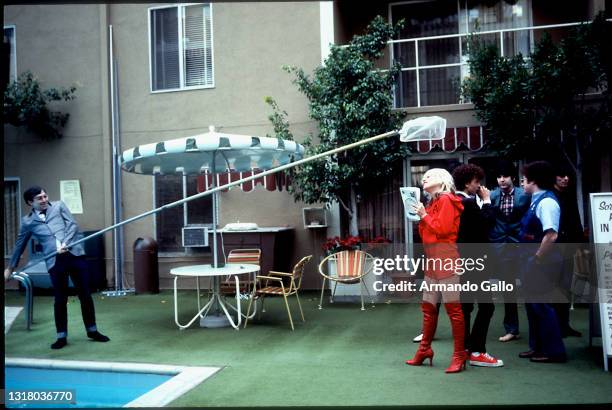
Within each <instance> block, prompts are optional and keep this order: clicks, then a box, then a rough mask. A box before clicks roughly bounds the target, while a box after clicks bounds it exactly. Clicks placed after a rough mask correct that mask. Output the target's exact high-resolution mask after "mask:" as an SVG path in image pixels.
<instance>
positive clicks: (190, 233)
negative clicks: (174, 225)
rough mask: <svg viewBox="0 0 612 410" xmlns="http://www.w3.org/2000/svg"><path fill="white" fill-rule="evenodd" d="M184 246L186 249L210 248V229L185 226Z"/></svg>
mask: <svg viewBox="0 0 612 410" xmlns="http://www.w3.org/2000/svg"><path fill="white" fill-rule="evenodd" d="M183 246H184V247H185V248H203V247H206V246H208V227H206V226H185V227H184V228H183Z"/></svg>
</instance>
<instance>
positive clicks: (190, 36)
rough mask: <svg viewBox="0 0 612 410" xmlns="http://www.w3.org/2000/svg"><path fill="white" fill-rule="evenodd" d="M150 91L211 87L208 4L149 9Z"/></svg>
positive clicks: (211, 60) (211, 44)
mask: <svg viewBox="0 0 612 410" xmlns="http://www.w3.org/2000/svg"><path fill="white" fill-rule="evenodd" d="M149 39H150V64H151V91H152V92H155V91H176V90H186V89H194V88H209V87H213V86H214V71H213V42H212V10H211V5H210V4H208V3H206V4H197V5H179V6H171V7H159V8H152V9H149Z"/></svg>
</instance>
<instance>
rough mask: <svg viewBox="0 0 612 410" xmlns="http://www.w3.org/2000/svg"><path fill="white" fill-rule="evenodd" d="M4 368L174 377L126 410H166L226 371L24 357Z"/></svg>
mask: <svg viewBox="0 0 612 410" xmlns="http://www.w3.org/2000/svg"><path fill="white" fill-rule="evenodd" d="M5 366H16V367H34V368H42V369H62V370H90V371H111V372H127V373H153V374H165V375H174V376H173V377H172V378H171V379H170V380H168V381H166V382H164V383H162V384H160V385H159V386H157V387H156V388H154V389H153V390H150V391H148V392H147V393H145V394H143V395H141V396H139V397H137V398H136V399H134V400H132V401H131V402H129V403H127V404H125V405H124V406H123V407H161V406H165V405H167V404H169V403H170V402H172V401H174V400H176V399H177V398H179V397H180V396H182V395H183V394H185V393H187V392H188V391H189V390H191V389H193V388H194V387H196V386H197V385H198V384H200V383H202V382H203V381H205V380H206V379H208V378H210V377H212V376H213V375H214V374H216V373H217V372H219V371H220V370H221V369H223V368H222V367H218V366H178V365H164V364H154V363H130V362H96V361H84V360H56V359H31V358H23V357H7V358H5Z"/></svg>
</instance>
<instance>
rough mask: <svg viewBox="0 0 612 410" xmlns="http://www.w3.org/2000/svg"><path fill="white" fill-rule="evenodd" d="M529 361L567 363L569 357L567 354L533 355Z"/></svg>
mask: <svg viewBox="0 0 612 410" xmlns="http://www.w3.org/2000/svg"><path fill="white" fill-rule="evenodd" d="M529 361H530V362H534V363H565V362H566V361H567V358H566V357H565V356H533V357H532V358H530V359H529Z"/></svg>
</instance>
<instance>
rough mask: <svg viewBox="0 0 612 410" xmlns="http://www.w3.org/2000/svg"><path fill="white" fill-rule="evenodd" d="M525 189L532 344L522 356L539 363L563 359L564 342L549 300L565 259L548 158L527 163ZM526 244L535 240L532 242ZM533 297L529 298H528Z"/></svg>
mask: <svg viewBox="0 0 612 410" xmlns="http://www.w3.org/2000/svg"><path fill="white" fill-rule="evenodd" d="M523 175H524V176H523V181H522V185H523V189H524V190H525V192H527V193H529V194H531V204H530V205H529V209H528V210H527V213H526V214H525V216H524V217H523V219H522V220H521V232H520V236H521V242H522V243H524V244H526V245H523V250H524V251H525V253H526V255H525V259H524V260H525V262H524V270H523V272H524V275H523V287H524V289H525V292H526V303H525V308H526V310H527V320H528V321H529V348H530V350H528V351H526V352H523V353H520V354H519V357H521V358H529V359H530V360H531V361H532V362H536V363H563V362H565V361H566V354H565V346H564V344H563V339H562V338H561V331H560V329H559V322H558V321H557V315H556V314H555V309H554V308H553V306H552V305H551V304H550V303H546V299H545V295H546V294H547V293H548V292H549V291H550V290H552V279H551V278H552V277H553V276H554V275H555V273H557V274H558V273H559V272H560V271H561V264H562V259H561V256H560V255H559V254H558V252H557V250H556V249H555V247H554V243H555V241H556V240H557V237H558V232H559V218H560V216H561V208H560V206H559V202H558V200H557V197H556V196H555V194H554V192H553V187H554V184H555V172H554V170H553V168H552V166H551V165H550V164H549V163H548V162H545V161H536V162H532V163H530V164H527V165H526V166H525V168H524V169H523ZM527 244H533V245H532V246H530V245H527ZM530 299H531V300H532V301H529V300H530Z"/></svg>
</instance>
